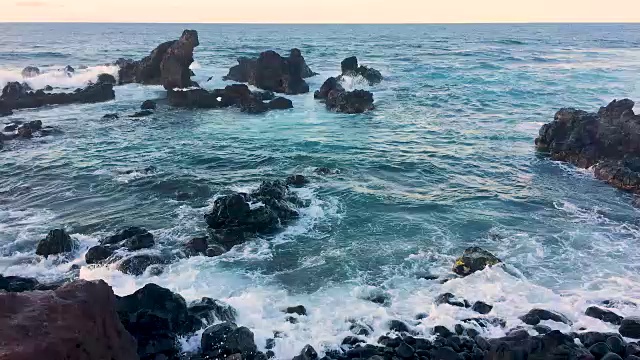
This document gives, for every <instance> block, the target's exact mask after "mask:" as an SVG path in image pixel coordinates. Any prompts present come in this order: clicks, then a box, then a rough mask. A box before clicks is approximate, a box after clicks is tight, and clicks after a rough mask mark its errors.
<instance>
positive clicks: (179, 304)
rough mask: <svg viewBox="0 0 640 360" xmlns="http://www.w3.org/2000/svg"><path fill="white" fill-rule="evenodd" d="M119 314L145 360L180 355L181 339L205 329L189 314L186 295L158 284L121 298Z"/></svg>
mask: <svg viewBox="0 0 640 360" xmlns="http://www.w3.org/2000/svg"><path fill="white" fill-rule="evenodd" d="M117 311H118V316H119V317H120V320H121V321H122V324H123V325H124V327H125V328H126V329H127V331H128V332H129V333H130V334H131V335H133V337H135V338H136V340H137V342H138V350H137V352H138V355H139V356H140V358H141V359H149V360H151V359H157V356H160V355H164V356H166V357H167V358H173V357H174V356H177V355H178V354H179V353H180V346H179V345H178V342H177V338H178V336H182V335H186V334H189V333H192V332H193V331H195V330H197V329H198V328H200V327H201V324H198V322H197V321H194V318H193V316H191V314H189V312H188V310H187V304H186V302H185V300H184V299H183V298H182V296H180V295H178V294H175V293H173V292H171V291H170V290H168V289H165V288H162V287H160V286H158V285H155V284H147V285H145V286H144V287H143V288H141V289H139V290H138V291H136V292H134V293H133V294H131V295H128V296H125V297H121V298H119V299H118V300H117Z"/></svg>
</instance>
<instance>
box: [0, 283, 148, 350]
mask: <svg viewBox="0 0 640 360" xmlns="http://www.w3.org/2000/svg"><path fill="white" fill-rule="evenodd" d="M0 359H3V360H4V359H6V360H32V359H69V360H93V359H110V360H135V359H138V355H137V354H136V341H135V339H134V338H133V337H132V336H131V335H130V334H129V333H128V332H127V331H126V330H125V328H124V327H123V325H122V323H121V322H120V319H119V317H118V315H117V313H116V297H115V295H114V294H113V291H112V290H111V287H109V285H107V284H106V283H105V282H104V281H101V280H100V281H96V282H88V281H83V280H79V281H75V282H72V283H69V284H66V285H64V286H62V287H60V288H58V289H56V290H53V291H28V292H21V293H5V292H1V291H0Z"/></svg>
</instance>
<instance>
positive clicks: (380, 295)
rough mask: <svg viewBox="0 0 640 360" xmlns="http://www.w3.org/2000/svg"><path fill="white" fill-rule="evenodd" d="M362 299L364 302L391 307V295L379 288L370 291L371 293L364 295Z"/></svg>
mask: <svg viewBox="0 0 640 360" xmlns="http://www.w3.org/2000/svg"><path fill="white" fill-rule="evenodd" d="M360 298H361V299H362V300H366V301H371V302H372V303H376V304H380V305H382V306H390V305H391V294H389V293H387V292H385V291H383V290H382V289H378V288H374V289H370V290H369V291H367V292H365V293H364V294H362V295H361V296H360Z"/></svg>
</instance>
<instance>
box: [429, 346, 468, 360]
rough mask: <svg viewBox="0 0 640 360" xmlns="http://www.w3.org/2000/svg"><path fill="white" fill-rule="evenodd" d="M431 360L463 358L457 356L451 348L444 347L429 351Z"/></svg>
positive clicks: (458, 359)
mask: <svg viewBox="0 0 640 360" xmlns="http://www.w3.org/2000/svg"><path fill="white" fill-rule="evenodd" d="M430 358H431V359H435V360H462V359H463V358H462V357H461V356H460V355H458V354H457V353H456V352H455V351H454V350H453V349H452V348H450V347H448V346H445V347H440V348H437V349H435V350H432V351H431V356H430Z"/></svg>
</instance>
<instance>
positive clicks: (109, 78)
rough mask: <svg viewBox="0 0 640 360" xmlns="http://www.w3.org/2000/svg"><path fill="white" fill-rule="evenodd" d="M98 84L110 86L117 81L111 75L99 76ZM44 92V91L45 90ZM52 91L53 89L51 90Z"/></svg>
mask: <svg viewBox="0 0 640 360" xmlns="http://www.w3.org/2000/svg"><path fill="white" fill-rule="evenodd" d="M97 83H98V84H111V85H117V84H118V81H117V80H116V78H115V76H113V75H111V74H100V75H98V81H97ZM45 90H46V89H45ZM52 90H53V89H52Z"/></svg>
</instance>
